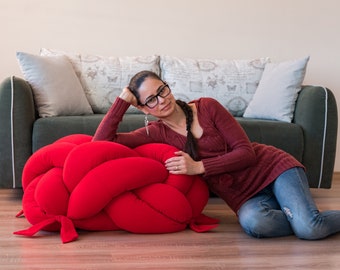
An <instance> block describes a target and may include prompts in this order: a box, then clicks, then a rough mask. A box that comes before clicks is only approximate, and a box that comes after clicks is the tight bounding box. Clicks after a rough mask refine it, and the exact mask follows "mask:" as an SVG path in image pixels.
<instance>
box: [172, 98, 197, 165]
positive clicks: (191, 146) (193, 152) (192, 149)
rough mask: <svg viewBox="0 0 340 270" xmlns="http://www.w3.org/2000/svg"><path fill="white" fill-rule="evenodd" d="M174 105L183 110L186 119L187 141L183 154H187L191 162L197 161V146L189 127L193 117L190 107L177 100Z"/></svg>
mask: <svg viewBox="0 0 340 270" xmlns="http://www.w3.org/2000/svg"><path fill="white" fill-rule="evenodd" d="M176 103H177V104H178V105H179V106H180V107H181V109H182V110H183V112H184V114H185V117H186V130H187V132H188V133H187V141H186V143H185V152H187V153H188V154H189V155H190V156H191V157H192V158H193V160H198V146H197V141H196V138H195V137H194V135H193V134H192V132H191V125H192V122H193V121H194V115H193V112H192V109H191V107H190V106H189V105H188V104H187V103H186V102H184V101H182V100H179V99H177V100H176Z"/></svg>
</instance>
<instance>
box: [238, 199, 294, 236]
mask: <svg viewBox="0 0 340 270" xmlns="http://www.w3.org/2000/svg"><path fill="white" fill-rule="evenodd" d="M238 216H239V223H240V225H241V227H242V229H243V230H244V231H245V233H246V234H248V235H250V236H252V237H255V238H268V237H281V236H287V235H292V234H293V231H292V229H291V226H290V224H289V222H288V220H287V219H286V217H285V215H284V214H283V212H282V211H281V210H277V209H263V208H262V209H261V208H258V209H254V208H253V207H247V205H245V206H242V207H241V209H240V211H239V212H238Z"/></svg>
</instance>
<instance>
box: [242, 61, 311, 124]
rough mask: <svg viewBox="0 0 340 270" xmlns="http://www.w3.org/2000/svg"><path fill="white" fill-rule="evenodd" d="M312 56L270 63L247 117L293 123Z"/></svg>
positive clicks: (251, 102) (247, 110)
mask: <svg viewBox="0 0 340 270" xmlns="http://www.w3.org/2000/svg"><path fill="white" fill-rule="evenodd" d="M308 60H309V57H305V58H301V59H296V60H290V61H285V62H281V63H269V64H267V65H266V67H265V69H264V72H263V75H262V78H261V81H260V83H259V86H258V88H257V90H256V93H255V95H254V96H253V99H252V100H251V101H250V103H249V106H248V107H247V109H246V111H245V113H244V115H243V116H244V117H252V118H260V119H273V120H279V121H285V122H291V121H292V119H293V114H294V110H295V102H296V99H297V96H298V93H299V91H300V90H301V84H302V82H303V79H304V77H305V73H306V67H307V63H308Z"/></svg>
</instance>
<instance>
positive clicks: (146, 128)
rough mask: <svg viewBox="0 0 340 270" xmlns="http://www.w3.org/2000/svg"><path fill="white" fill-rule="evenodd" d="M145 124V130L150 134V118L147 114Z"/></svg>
mask: <svg viewBox="0 0 340 270" xmlns="http://www.w3.org/2000/svg"><path fill="white" fill-rule="evenodd" d="M144 125H145V130H146V134H147V135H148V136H149V127H148V125H149V120H148V115H147V114H146V115H145V118H144Z"/></svg>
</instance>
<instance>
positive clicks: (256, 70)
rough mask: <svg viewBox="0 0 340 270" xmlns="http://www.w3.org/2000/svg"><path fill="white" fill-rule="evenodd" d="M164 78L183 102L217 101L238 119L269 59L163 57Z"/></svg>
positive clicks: (162, 70) (162, 72) (162, 71)
mask: <svg viewBox="0 0 340 270" xmlns="http://www.w3.org/2000/svg"><path fill="white" fill-rule="evenodd" d="M160 60H161V62H160V65H161V75H162V79H163V80H164V81H166V82H167V83H168V84H169V86H170V88H171V90H172V92H173V94H174V96H175V97H176V98H178V99H181V100H183V101H190V100H193V99H197V98H200V97H213V98H215V99H217V100H218V101H219V102H220V103H221V104H222V105H224V107H226V108H227V109H228V110H229V111H230V112H231V113H232V114H233V115H234V116H242V115H243V113H244V110H245V109H246V108H247V106H248V103H249V102H250V100H251V99H252V97H253V95H254V93H255V90H256V88H257V86H258V84H259V82H260V79H261V76H262V73H263V70H264V67H265V65H266V64H267V63H268V62H269V61H270V60H269V58H257V59H251V60H227V59H190V58H179V57H172V56H161V59H160Z"/></svg>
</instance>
